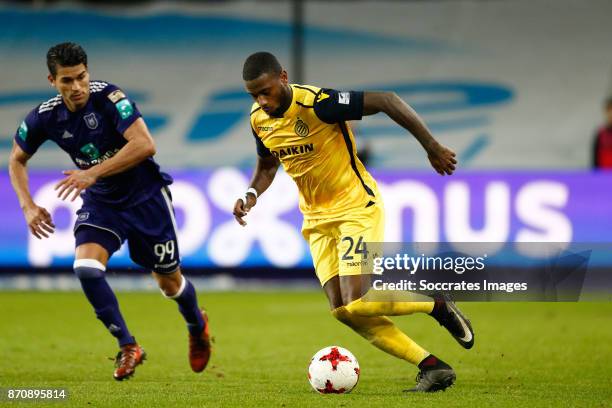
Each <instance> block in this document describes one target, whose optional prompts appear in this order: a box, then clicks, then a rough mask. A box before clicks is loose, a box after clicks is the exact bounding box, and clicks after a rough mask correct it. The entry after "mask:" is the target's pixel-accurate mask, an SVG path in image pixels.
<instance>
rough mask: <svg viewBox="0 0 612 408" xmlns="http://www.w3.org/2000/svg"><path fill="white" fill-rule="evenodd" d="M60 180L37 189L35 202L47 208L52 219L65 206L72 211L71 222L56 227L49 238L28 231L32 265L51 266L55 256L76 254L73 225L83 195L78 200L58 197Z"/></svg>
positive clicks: (29, 257) (29, 253)
mask: <svg viewBox="0 0 612 408" xmlns="http://www.w3.org/2000/svg"><path fill="white" fill-rule="evenodd" d="M58 182H59V180H55V181H51V182H49V183H47V184H45V185H43V186H42V187H41V188H39V189H38V191H36V194H34V197H33V199H34V202H35V203H36V204H37V205H39V206H41V207H43V208H45V209H46V210H47V211H49V214H51V219H53V220H54V215H55V213H56V212H57V210H59V209H61V208H65V209H67V210H68V211H69V212H70V222H69V223H68V225H67V226H66V228H55V232H54V233H53V234H49V238H43V239H38V238H36V237H35V236H34V235H32V234H30V233H28V260H29V261H30V264H31V265H32V266H40V267H44V266H49V265H51V262H52V261H53V258H54V257H66V256H71V255H72V254H74V235H73V234H72V227H73V226H74V222H75V221H76V217H77V215H76V211H77V210H78V209H79V208H81V203H82V200H81V197H77V199H76V200H74V201H73V202H72V201H62V200H60V199H59V198H57V191H55V184H57V183H58Z"/></svg>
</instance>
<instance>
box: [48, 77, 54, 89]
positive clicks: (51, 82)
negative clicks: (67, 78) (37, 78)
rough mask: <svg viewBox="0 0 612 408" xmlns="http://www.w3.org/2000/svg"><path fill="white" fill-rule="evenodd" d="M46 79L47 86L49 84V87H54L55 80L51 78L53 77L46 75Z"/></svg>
mask: <svg viewBox="0 0 612 408" xmlns="http://www.w3.org/2000/svg"><path fill="white" fill-rule="evenodd" d="M47 79H48V80H49V84H51V86H53V87H54V86H55V78H53V75H51V74H49V75H47Z"/></svg>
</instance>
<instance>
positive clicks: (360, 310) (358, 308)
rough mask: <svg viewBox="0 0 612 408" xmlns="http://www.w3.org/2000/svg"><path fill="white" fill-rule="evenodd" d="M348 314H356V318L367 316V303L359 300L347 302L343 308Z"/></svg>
mask: <svg viewBox="0 0 612 408" xmlns="http://www.w3.org/2000/svg"><path fill="white" fill-rule="evenodd" d="M345 308H346V310H347V311H348V312H349V313H352V314H356V315H358V316H368V315H369V308H368V305H367V303H365V302H363V301H362V300H361V298H359V299H356V300H353V301H351V302H348V303H347V304H346V306H345Z"/></svg>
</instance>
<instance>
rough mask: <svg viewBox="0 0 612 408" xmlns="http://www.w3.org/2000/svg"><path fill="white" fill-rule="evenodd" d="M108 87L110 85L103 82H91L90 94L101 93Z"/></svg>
mask: <svg viewBox="0 0 612 408" xmlns="http://www.w3.org/2000/svg"><path fill="white" fill-rule="evenodd" d="M107 86H108V83H106V82H103V81H91V82H89V92H93V93H95V92H100V91H102V90H104V88H106V87H107Z"/></svg>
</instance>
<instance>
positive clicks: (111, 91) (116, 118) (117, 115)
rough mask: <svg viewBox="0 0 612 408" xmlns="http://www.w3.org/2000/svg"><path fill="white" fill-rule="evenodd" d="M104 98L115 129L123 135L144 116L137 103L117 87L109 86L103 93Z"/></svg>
mask: <svg viewBox="0 0 612 408" xmlns="http://www.w3.org/2000/svg"><path fill="white" fill-rule="evenodd" d="M103 98H104V103H105V106H106V107H107V112H109V113H110V116H111V118H112V121H113V125H114V126H115V129H117V131H118V132H119V133H121V134H123V133H125V131H126V130H127V128H129V127H130V126H131V125H132V123H134V122H136V120H137V119H138V118H141V117H142V115H141V114H140V111H139V110H138V108H137V107H136V103H134V101H132V100H131V99H129V98H128V96H127V95H126V94H125V93H124V92H123V91H122V90H121V89H119V88H117V87H116V86H115V85H110V84H109V85H108V86H107V87H106V88H105V89H104V91H103Z"/></svg>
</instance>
